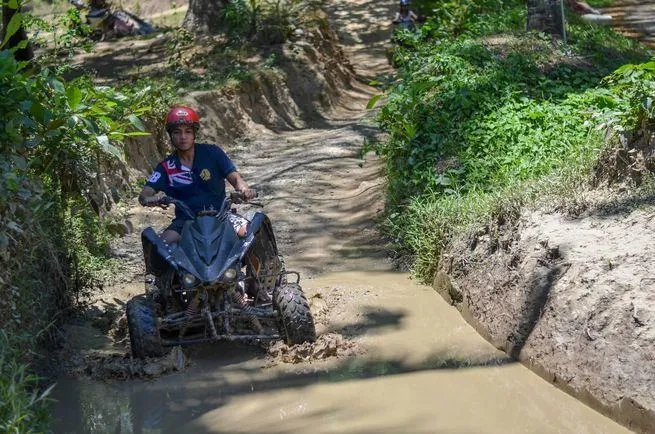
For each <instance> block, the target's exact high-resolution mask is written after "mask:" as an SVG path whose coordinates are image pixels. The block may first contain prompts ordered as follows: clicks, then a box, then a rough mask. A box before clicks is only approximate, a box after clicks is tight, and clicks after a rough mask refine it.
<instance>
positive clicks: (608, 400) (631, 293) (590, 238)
mask: <svg viewBox="0 0 655 434" xmlns="http://www.w3.org/2000/svg"><path fill="white" fill-rule="evenodd" d="M653 239H655V206H653V204H652V203H650V204H645V205H643V206H642V207H639V208H638V209H637V210H632V211H629V210H621V209H620V207H619V209H616V210H615V212H608V211H603V212H590V213H589V215H587V216H585V217H582V218H575V219H574V218H567V217H565V216H563V215H561V214H556V213H555V214H543V213H538V212H535V213H526V214H524V215H523V216H522V218H521V219H520V221H519V223H517V224H516V225H514V226H509V225H507V224H506V225H504V226H502V227H497V228H495V229H491V230H489V229H488V228H487V229H481V230H479V231H478V232H477V233H475V234H472V235H470V236H468V237H465V238H463V239H461V240H459V241H458V242H457V243H456V244H455V246H454V247H453V248H452V249H451V251H450V252H449V253H448V254H447V255H445V256H444V258H443V260H442V261H441V264H442V265H441V268H440V270H439V272H438V274H437V276H436V278H435V281H434V288H435V289H436V290H437V291H438V292H439V293H440V294H441V295H442V296H444V298H445V299H446V300H447V301H449V302H451V303H452V304H454V305H455V306H457V308H458V309H459V310H460V311H461V312H462V313H463V314H464V316H465V317H466V318H467V319H468V320H469V322H470V323H471V324H472V325H474V326H475V327H476V328H477V329H478V331H479V332H480V333H481V334H482V335H483V336H485V337H486V338H487V339H488V340H490V341H491V342H492V343H493V344H494V345H495V346H496V347H498V348H500V349H502V350H504V351H505V352H507V353H508V354H510V355H511V356H513V357H515V358H518V359H520V360H521V361H522V362H523V363H525V364H526V365H528V366H529V367H531V368H532V369H533V370H535V371H536V372H537V373H539V374H540V375H541V376H542V377H544V378H545V379H547V380H548V381H551V382H553V383H554V384H556V385H558V386H559V387H561V388H562V389H563V390H565V391H567V392H568V393H570V394H572V395H573V396H575V397H577V398H578V399H580V400H582V401H583V402H585V403H586V404H588V405H590V406H591V407H593V408H595V409H597V410H599V411H601V412H602V413H605V414H606V415H608V416H610V417H612V418H614V419H615V420H617V421H618V422H620V423H622V424H623V425H625V426H627V427H628V428H631V429H633V430H636V431H638V432H644V433H646V432H654V431H655V411H654V410H655V365H654V364H653V359H654V358H655V346H654V343H655V277H653V275H652V273H651V272H650V270H652V267H651V263H652V258H653V255H654V254H655V242H653Z"/></svg>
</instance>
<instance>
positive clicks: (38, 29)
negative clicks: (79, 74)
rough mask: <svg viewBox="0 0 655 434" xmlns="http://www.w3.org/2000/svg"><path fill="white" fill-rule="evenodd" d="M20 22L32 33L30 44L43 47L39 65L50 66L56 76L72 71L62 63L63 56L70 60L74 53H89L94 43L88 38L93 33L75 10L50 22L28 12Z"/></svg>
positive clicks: (58, 15)
mask: <svg viewBox="0 0 655 434" xmlns="http://www.w3.org/2000/svg"><path fill="white" fill-rule="evenodd" d="M23 19H24V22H25V27H26V28H27V29H28V30H29V31H30V33H31V35H30V41H31V43H32V44H34V45H36V46H39V47H44V48H45V49H44V50H43V52H42V53H41V54H40V56H39V63H40V64H41V65H53V66H52V67H53V68H54V69H55V70H56V74H63V73H64V72H66V71H68V70H69V69H70V68H71V67H70V65H69V64H67V63H66V62H62V61H61V58H62V57H65V58H72V57H73V56H74V55H75V53H76V51H77V50H79V49H82V50H84V51H86V52H90V51H91V50H92V49H93V47H94V44H95V43H94V42H93V41H91V39H90V38H89V35H90V34H91V33H92V30H91V28H90V27H89V26H88V25H87V24H85V23H84V22H83V20H82V17H81V14H80V11H79V10H78V9H75V8H69V9H67V10H66V12H65V13H62V14H57V15H55V16H54V19H53V20H51V21H49V22H48V21H46V20H44V19H43V18H39V17H36V16H34V15H31V14H29V13H26V14H23Z"/></svg>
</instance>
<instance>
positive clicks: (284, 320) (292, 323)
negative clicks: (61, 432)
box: [273, 283, 316, 345]
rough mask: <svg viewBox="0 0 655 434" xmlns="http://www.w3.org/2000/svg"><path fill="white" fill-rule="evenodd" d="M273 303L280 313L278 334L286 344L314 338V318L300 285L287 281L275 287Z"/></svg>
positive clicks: (310, 340)
mask: <svg viewBox="0 0 655 434" xmlns="http://www.w3.org/2000/svg"><path fill="white" fill-rule="evenodd" d="M273 303H274V306H275V309H276V310H277V311H278V313H279V314H280V323H281V324H280V327H279V328H280V334H281V335H282V336H283V337H285V338H286V339H285V340H286V342H287V344H288V345H296V344H302V343H303V342H314V341H315V340H316V328H315V327H314V318H313V317H312V313H311V311H310V310H309V303H307V298H306V297H305V294H304V293H303V291H302V288H301V287H300V285H298V284H297V283H287V284H285V285H282V286H280V287H279V288H276V289H275V291H274V293H273Z"/></svg>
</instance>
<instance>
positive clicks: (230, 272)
mask: <svg viewBox="0 0 655 434" xmlns="http://www.w3.org/2000/svg"><path fill="white" fill-rule="evenodd" d="M235 277H237V270H235V269H234V268H228V269H227V270H225V274H223V278H224V279H225V280H233V279H234V278H235Z"/></svg>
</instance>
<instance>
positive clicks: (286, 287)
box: [127, 198, 316, 358]
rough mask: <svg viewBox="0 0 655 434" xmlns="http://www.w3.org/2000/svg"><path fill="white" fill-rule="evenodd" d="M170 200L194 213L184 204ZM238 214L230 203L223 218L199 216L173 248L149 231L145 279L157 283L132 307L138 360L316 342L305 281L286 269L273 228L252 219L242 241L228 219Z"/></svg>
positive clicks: (255, 216)
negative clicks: (235, 345)
mask: <svg viewBox="0 0 655 434" xmlns="http://www.w3.org/2000/svg"><path fill="white" fill-rule="evenodd" d="M167 200H168V201H169V203H174V204H175V205H176V206H177V207H182V209H183V210H185V212H186V213H187V214H189V213H190V210H189V209H188V207H186V205H185V204H184V203H182V202H179V201H177V200H174V199H168V198H167ZM233 211H234V210H232V209H231V201H230V199H229V198H228V199H226V200H225V203H224V205H223V207H222V209H221V210H220V211H218V212H214V211H211V212H203V213H201V215H197V216H194V218H193V219H191V220H188V221H187V222H186V223H185V225H184V228H183V230H182V234H181V240H180V242H179V243H178V244H177V245H173V246H169V245H167V244H166V243H165V242H164V241H163V240H162V239H161V238H160V237H159V236H158V235H157V234H156V232H155V231H154V230H153V229H152V228H147V229H146V230H144V231H143V233H142V242H143V249H144V256H145V260H146V273H147V274H149V275H154V276H156V277H155V279H154V280H153V281H152V282H150V283H149V284H148V283H147V284H146V291H145V294H142V295H138V296H136V297H134V298H132V299H131V300H130V301H129V302H128V303H127V320H128V327H129V331H130V342H131V346H132V354H133V355H134V356H135V357H140V358H143V357H152V356H160V355H163V354H164V353H165V352H166V347H171V346H177V345H190V344H197V343H202V342H215V341H220V340H228V341H256V340H276V339H283V340H284V341H286V342H287V343H288V344H299V343H303V342H306V341H314V340H315V339H316V331H315V327H314V321H313V318H312V315H311V312H310V310H309V305H308V303H307V299H306V297H305V295H304V293H303V291H302V288H301V287H300V284H299V280H300V276H299V274H298V273H296V272H292V271H287V270H286V269H285V267H284V262H283V260H282V258H281V256H280V255H279V252H278V249H277V244H276V242H275V237H274V234H273V228H272V226H271V222H270V220H269V219H268V217H266V215H265V214H264V213H262V212H257V213H253V214H251V215H250V218H249V219H248V220H249V224H248V229H247V232H246V234H245V236H243V237H242V238H240V237H239V236H238V235H237V233H236V231H235V228H234V226H233V224H232V223H231V221H230V218H229V217H228V212H233Z"/></svg>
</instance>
